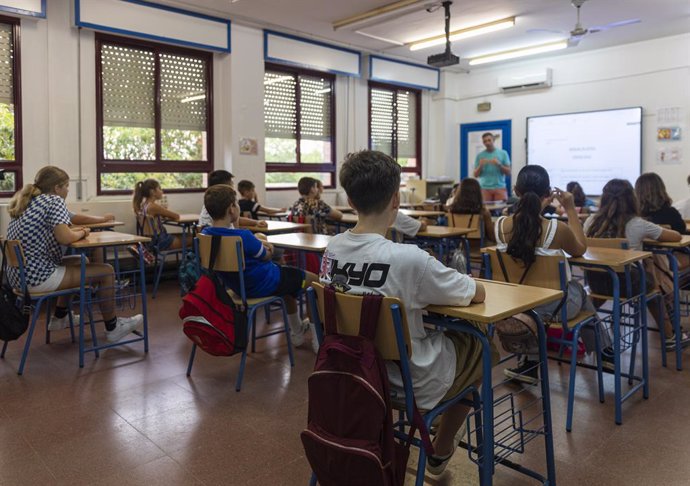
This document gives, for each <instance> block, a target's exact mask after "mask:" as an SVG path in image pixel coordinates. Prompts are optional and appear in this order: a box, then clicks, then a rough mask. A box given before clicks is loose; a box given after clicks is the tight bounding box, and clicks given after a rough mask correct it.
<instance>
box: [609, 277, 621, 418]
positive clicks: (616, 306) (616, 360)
mask: <svg viewBox="0 0 690 486" xmlns="http://www.w3.org/2000/svg"><path fill="white" fill-rule="evenodd" d="M606 271H607V273H608V274H609V276H610V277H611V281H612V282H613V366H614V380H613V381H614V389H615V391H614V401H615V409H616V424H617V425H621V424H622V423H623V401H622V391H621V329H620V324H621V288H620V280H619V279H618V274H617V273H616V272H614V271H613V269H611V268H609V267H606Z"/></svg>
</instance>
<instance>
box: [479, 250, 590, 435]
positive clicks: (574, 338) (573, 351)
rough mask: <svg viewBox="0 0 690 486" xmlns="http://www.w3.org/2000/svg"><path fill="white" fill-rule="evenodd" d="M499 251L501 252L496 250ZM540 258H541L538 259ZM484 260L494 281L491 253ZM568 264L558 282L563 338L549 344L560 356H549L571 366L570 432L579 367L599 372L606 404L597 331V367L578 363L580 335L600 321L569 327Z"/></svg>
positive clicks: (560, 269) (567, 425)
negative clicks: (560, 295)
mask: <svg viewBox="0 0 690 486" xmlns="http://www.w3.org/2000/svg"><path fill="white" fill-rule="evenodd" d="M496 251H499V250H496ZM537 258H539V257H537ZM483 260H484V272H485V276H486V278H487V279H493V268H492V266H491V258H490V255H489V253H484V255H483ZM566 264H567V263H566V262H565V261H561V262H559V263H558V282H559V286H560V289H559V290H561V292H563V299H564V301H563V305H561V308H560V310H559V313H560V316H559V317H560V325H561V329H562V337H561V338H555V337H549V338H548V342H553V343H556V344H558V345H559V351H558V356H557V357H553V356H549V358H550V359H553V360H556V361H558V362H565V363H569V364H570V373H569V379H568V409H567V415H566V421H565V429H566V430H567V431H568V432H571V431H572V428H573V412H574V407H575V405H574V402H575V377H576V375H575V371H576V370H577V367H578V366H579V367H583V368H589V369H594V370H595V371H596V372H597V382H598V387H599V401H600V402H601V403H603V402H604V377H603V367H602V360H601V343H600V342H599V333H598V332H596V329H595V333H594V335H595V340H596V350H595V352H596V355H597V364H596V366H590V365H587V364H584V363H578V362H577V348H578V340H579V338H580V333H581V332H582V328H583V327H585V326H595V325H596V323H597V321H598V320H599V318H598V316H597V314H596V313H595V314H594V315H592V316H588V317H585V318H584V319H583V320H581V321H579V322H577V323H576V324H575V325H574V326H572V327H569V326H568V324H569V323H568V309H567V306H566V303H565V299H567V295H568V281H567V272H566ZM568 334H570V338H567V336H568ZM566 347H568V348H570V360H568V359H566V358H563V354H564V352H565V349H566Z"/></svg>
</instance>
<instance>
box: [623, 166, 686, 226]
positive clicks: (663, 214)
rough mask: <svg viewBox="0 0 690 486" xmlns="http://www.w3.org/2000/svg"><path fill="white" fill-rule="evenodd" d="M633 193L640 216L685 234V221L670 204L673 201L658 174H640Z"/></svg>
mask: <svg viewBox="0 0 690 486" xmlns="http://www.w3.org/2000/svg"><path fill="white" fill-rule="evenodd" d="M635 193H636V195H637V199H638V201H639V203H640V216H642V217H643V218H645V219H646V220H648V221H651V222H652V223H654V224H658V225H667V226H670V227H671V229H672V230H675V231H677V232H678V233H680V234H682V235H684V234H687V230H686V227H685V221H683V217H682V216H681V215H680V213H679V212H678V210H677V209H676V208H674V207H673V206H671V203H672V202H673V201H671V198H670V197H669V196H668V193H667V192H666V186H665V185H664V181H663V180H661V177H659V175H658V174H655V173H654V172H647V173H646V174H642V175H641V176H640V177H639V178H638V179H637V182H635Z"/></svg>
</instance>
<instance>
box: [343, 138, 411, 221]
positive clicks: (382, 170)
mask: <svg viewBox="0 0 690 486" xmlns="http://www.w3.org/2000/svg"><path fill="white" fill-rule="evenodd" d="M340 185H341V186H343V188H344V189H345V192H346V193H347V197H349V198H350V201H351V202H352V205H353V206H354V207H355V209H356V210H357V211H358V212H360V213H362V214H371V213H380V212H382V211H383V210H384V209H385V208H386V206H387V205H388V203H389V202H390V200H391V198H392V197H393V195H394V194H395V193H396V192H398V191H399V190H400V164H398V163H397V162H396V161H395V160H393V158H392V157H390V156H389V155H386V154H384V153H383V152H377V151H375V150H362V151H360V152H355V153H353V154H348V155H347V157H345V162H344V163H343V166H342V168H341V169H340Z"/></svg>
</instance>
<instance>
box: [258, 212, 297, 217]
mask: <svg viewBox="0 0 690 486" xmlns="http://www.w3.org/2000/svg"><path fill="white" fill-rule="evenodd" d="M256 214H257V215H259V216H261V217H262V218H287V217H288V216H289V215H290V211H281V212H279V213H274V214H269V213H265V212H263V211H257V213H256Z"/></svg>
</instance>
